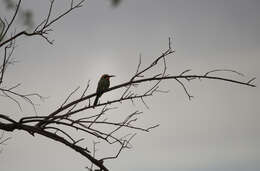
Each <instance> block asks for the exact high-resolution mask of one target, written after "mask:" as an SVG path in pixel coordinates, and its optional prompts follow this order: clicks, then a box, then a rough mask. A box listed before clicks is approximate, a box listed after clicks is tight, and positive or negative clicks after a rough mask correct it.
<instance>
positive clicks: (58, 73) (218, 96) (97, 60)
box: [0, 0, 260, 171]
mask: <svg viewBox="0 0 260 171" xmlns="http://www.w3.org/2000/svg"><path fill="white" fill-rule="evenodd" d="M1 4H2V3H1ZM69 5H70V4H69V1H57V2H55V8H54V13H53V16H55V15H56V14H57V13H59V12H61V11H62V9H64V8H66V7H68V6H69ZM48 7H49V0H45V1H43V0H24V1H23V3H22V8H24V9H31V10H32V11H33V14H34V20H35V22H36V23H39V19H42V18H43V17H44V16H46V12H47V10H48ZM0 8H1V12H0V15H1V16H3V15H5V13H4V12H3V11H4V10H3V8H2V7H0ZM37 21H38V22H37ZM53 29H54V31H53V32H52V33H51V34H50V35H49V37H50V39H54V40H55V42H54V45H53V46H51V45H49V44H47V43H46V42H45V41H44V40H42V39H40V38H21V39H20V40H19V41H17V48H16V51H15V53H14V55H15V58H16V59H17V60H18V61H19V63H17V64H16V65H15V66H14V67H12V68H10V70H9V72H8V73H7V76H8V81H10V82H11V83H20V82H21V83H22V84H23V86H22V88H21V89H20V90H21V91H23V92H32V91H33V92H38V93H40V94H41V95H43V96H48V97H49V98H48V99H47V100H45V101H44V102H41V105H40V106H39V107H38V111H39V113H40V114H41V115H46V114H48V113H50V112H51V111H53V110H54V109H55V108H56V107H57V106H58V105H59V104H60V103H61V102H62V100H63V99H64V98H65V97H66V96H67V95H68V94H69V93H70V91H72V90H74V89H75V88H76V87H77V86H81V87H84V86H85V85H86V84H87V82H88V80H91V82H90V86H91V87H90V91H89V93H92V92H94V91H95V89H96V85H97V82H98V79H99V77H100V75H102V74H103V73H109V74H115V75H116V76H117V77H115V78H113V79H112V81H111V85H116V84H119V83H121V82H123V81H126V80H128V79H129V78H130V77H131V76H132V75H133V74H134V72H135V70H136V67H137V64H138V60H139V54H140V53H141V54H142V64H143V66H146V65H148V64H149V62H151V61H152V60H153V59H154V58H155V57H157V56H158V55H160V54H161V53H162V52H163V50H165V49H166V48H167V46H168V37H172V46H173V48H174V49H175V50H176V53H175V54H173V55H171V56H169V58H168V60H167V61H168V73H169V74H173V75H174V74H179V73H181V72H182V71H184V70H186V69H192V70H193V71H192V72H193V73H196V74H200V73H205V72H207V71H208V70H211V69H234V70H237V71H240V72H242V73H244V74H245V77H237V76H235V75H234V74H228V73H227V74H223V73H222V74H221V76H226V77H231V78H234V79H241V80H249V79H250V78H252V77H257V79H256V81H255V84H256V85H260V82H259V78H260V68H259V64H260V55H259V54H260V53H259V51H260V33H259V30H260V1H259V0H160V1H159V0H123V2H122V3H121V4H120V5H119V6H118V7H117V8H112V7H111V6H110V4H109V3H108V2H107V1H106V0H88V1H87V2H86V3H85V4H84V7H82V8H80V9H78V10H76V11H73V12H72V13H70V14H69V15H67V16H66V17H65V18H63V19H62V20H61V21H60V22H59V23H57V24H56V25H55V26H54V27H53ZM17 32H18V31H17ZM187 85H188V88H189V91H190V93H191V94H192V95H193V96H195V98H193V99H192V100H191V101H189V100H188V98H187V96H186V95H185V92H184V91H183V89H182V88H181V87H180V85H179V84H178V83H176V81H174V80H172V81H165V82H163V83H162V85H161V88H162V89H164V90H170V92H169V93H168V94H158V95H156V96H153V97H152V98H149V99H147V104H148V105H149V106H150V109H149V110H148V109H146V108H145V107H144V106H143V105H142V103H141V102H136V103H137V105H136V106H132V105H131V103H129V107H123V105H122V111H124V112H122V111H121V114H122V115H126V114H129V113H125V111H127V112H131V111H134V110H136V109H138V110H142V111H143V112H144V115H143V117H141V118H140V122H139V123H140V124H141V125H145V126H148V125H151V124H158V123H159V124H160V127H158V128H156V129H154V130H153V131H151V132H150V133H142V132H139V133H138V135H137V136H136V137H135V138H134V140H133V141H132V144H133V148H132V149H131V150H126V151H123V152H122V154H121V155H120V157H119V158H118V159H116V160H113V161H109V162H107V163H106V164H107V166H108V168H110V169H111V170H112V171H122V170H123V171H133V170H135V171H143V170H149V171H158V170H160V171H172V170H174V171H258V170H260V164H259V163H260V124H259V123H260V122H259V121H260V117H259V111H260V110H259V100H260V98H259V97H260V96H259V95H260V91H259V88H258V87H257V88H250V87H246V86H241V85H236V84H231V83H226V82H220V81H210V80H203V81H194V82H190V83H187ZM112 94H113V92H111V93H110V95H109V94H105V95H104V97H103V99H101V100H104V101H105V100H109V99H111V98H113V97H116V95H112ZM0 104H4V106H2V105H1V106H0V108H1V111H0V112H1V113H3V112H8V113H12V114H11V115H10V117H12V118H20V117H21V116H24V115H30V113H29V114H28V113H26V112H23V113H21V112H19V109H17V107H16V106H15V105H14V104H12V103H10V102H9V101H8V103H6V101H4V99H3V98H0ZM115 106H117V107H119V109H120V107H121V105H120V104H115ZM32 114H33V113H32ZM8 135H10V136H11V137H12V139H11V140H10V141H8V145H6V146H3V147H1V148H2V149H3V152H2V153H1V155H0V170H1V171H35V170H37V171H46V170H52V171H58V170H63V171H71V170H85V169H84V167H85V166H89V163H88V161H86V159H84V158H83V157H81V156H80V155H79V154H77V153H75V152H74V151H72V150H71V149H68V148H67V147H64V146H63V145H61V144H59V143H57V142H53V141H52V140H49V139H46V138H44V137H41V136H38V135H37V136H36V137H32V136H30V135H29V134H27V133H24V132H20V131H15V132H14V133H12V134H8ZM101 151H105V149H103V150H102V149H100V153H101Z"/></svg>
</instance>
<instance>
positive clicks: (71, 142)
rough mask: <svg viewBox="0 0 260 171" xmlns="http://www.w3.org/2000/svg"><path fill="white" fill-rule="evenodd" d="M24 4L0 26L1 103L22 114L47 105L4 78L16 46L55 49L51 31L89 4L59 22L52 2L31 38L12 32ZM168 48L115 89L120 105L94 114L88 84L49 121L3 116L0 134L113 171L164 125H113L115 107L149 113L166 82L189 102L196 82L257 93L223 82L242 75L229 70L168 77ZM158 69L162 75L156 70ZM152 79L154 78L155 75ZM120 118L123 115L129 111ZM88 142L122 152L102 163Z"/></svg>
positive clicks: (129, 120) (132, 116)
mask: <svg viewBox="0 0 260 171" xmlns="http://www.w3.org/2000/svg"><path fill="white" fill-rule="evenodd" d="M21 2H22V1H21V0H19V1H18V4H17V6H16V9H15V12H14V15H13V17H12V19H11V20H10V21H7V20H3V19H2V18H1V20H0V21H1V22H2V25H3V26H4V27H2V30H0V50H1V51H0V52H1V54H3V56H1V58H0V59H1V61H0V62H1V65H0V95H1V98H5V99H8V100H11V101H13V102H15V103H16V104H17V106H18V107H19V108H20V109H22V105H21V101H25V102H27V103H29V104H30V105H31V106H32V108H34V109H35V104H34V101H33V98H34V97H37V98H40V99H42V98H43V97H42V96H41V95H40V94H38V93H24V94H21V93H19V92H17V91H16V90H17V88H18V87H20V86H21V84H15V85H13V86H9V87H7V86H6V82H5V80H6V77H5V72H6V70H7V69H8V67H9V65H11V64H14V63H15V60H14V59H13V51H14V50H15V40H16V39H18V38H20V37H21V36H27V37H30V36H40V37H42V38H43V39H44V40H46V42H47V43H49V44H52V43H53V41H52V40H51V39H50V38H49V37H48V33H49V32H51V31H52V29H51V27H53V25H54V24H55V23H56V22H58V21H59V20H60V19H61V18H63V17H65V16H66V15H67V14H69V13H70V12H72V11H74V10H75V9H78V8H80V7H81V6H82V5H83V3H84V2H85V0H81V1H78V2H77V3H75V2H74V1H73V0H72V1H71V4H70V6H69V8H68V9H67V10H65V11H64V12H63V13H61V14H60V15H58V16H56V17H54V18H53V17H51V14H52V10H53V5H54V1H50V8H49V10H48V13H47V15H46V17H45V19H44V20H43V21H41V22H40V23H39V24H38V25H37V26H36V27H35V28H34V29H33V31H32V32H27V31H25V30H22V31H20V32H17V33H15V32H11V30H10V28H11V26H12V25H13V23H14V20H15V19H16V16H17V13H18V11H19V9H20V6H21ZM51 18H53V19H51ZM166 47H167V48H166V50H165V51H164V52H163V53H162V54H161V55H159V56H157V57H155V58H154V60H153V61H152V62H151V63H150V64H149V65H147V66H143V64H142V60H141V56H140V58H139V62H138V65H137V68H136V72H135V73H133V76H132V77H131V78H129V81H127V82H124V83H121V84H119V85H115V86H113V87H111V88H109V89H108V90H107V92H109V91H114V90H118V89H121V90H122V94H121V95H120V96H119V97H117V98H115V99H110V100H109V101H106V102H102V103H99V104H98V105H97V106H95V108H94V106H93V105H92V104H93V103H92V101H93V98H94V97H95V96H96V93H89V92H88V88H89V86H90V85H89V84H87V85H86V88H84V89H82V90H81V91H80V88H76V89H75V90H74V91H72V92H71V93H69V95H68V96H67V98H66V99H64V101H63V102H61V104H60V106H59V107H58V108H57V109H55V110H54V111H53V112H51V113H49V114H48V115H40V114H38V115H37V116H35V115H33V116H24V117H22V118H20V119H19V120H14V119H12V118H10V115H9V114H8V113H1V114H0V129H1V130H3V131H7V132H12V131H14V130H20V131H25V132H28V133H29V134H30V135H32V136H34V135H35V134H39V135H42V136H44V137H47V138H49V139H52V140H55V141H57V143H61V144H64V145H66V146H67V147H68V148H70V149H73V150H75V151H76V152H77V153H79V154H81V155H82V156H84V157H86V159H88V160H89V161H90V162H91V163H92V164H91V166H90V167H87V169H89V170H104V171H108V168H107V167H106V166H105V162H104V161H106V160H110V159H115V158H117V157H118V156H119V154H120V153H121V152H122V151H123V150H124V149H127V148H131V144H130V142H131V140H132V138H133V137H134V136H135V135H136V131H142V132H149V131H150V130H152V129H153V128H156V127H158V126H159V124H155V125H151V126H148V127H142V126H139V125H138V124H137V123H136V121H137V120H138V119H140V116H141V114H142V112H141V111H138V110H136V111H133V112H130V113H128V114H127V113H126V114H125V119H123V120H120V121H117V120H113V119H110V116H111V115H112V112H113V110H115V109H117V108H116V107H115V105H116V104H117V105H118V104H120V103H124V102H125V101H130V102H132V103H135V102H142V103H143V104H144V106H145V107H147V108H149V106H148V104H147V103H146V102H145V99H146V98H147V97H151V96H154V95H156V94H158V93H167V91H163V90H161V89H160V87H159V86H160V83H161V82H162V81H167V80H175V81H176V82H177V83H178V84H179V85H180V86H181V87H182V88H183V90H184V93H185V94H186V95H187V97H188V98H189V99H191V98H192V97H193V96H192V95H191V94H190V92H189V90H188V89H187V87H186V84H187V83H190V82H191V81H193V80H197V79H200V80H205V79H206V80H219V81H224V82H228V83H230V84H236V85H241V86H249V87H255V85H254V83H253V81H254V79H255V78H252V79H249V80H246V81H243V80H237V79H231V78H228V77H222V76H218V73H219V72H231V73H234V74H237V75H240V76H241V75H242V73H239V72H237V71H234V70H228V69H216V70H211V71H207V72H205V73H203V74H192V73H191V70H184V71H183V72H181V73H179V74H177V75H171V74H169V73H167V58H168V57H169V56H170V55H171V54H173V53H174V52H175V51H174V50H173V49H172V45H171V39H170V38H169V40H168V44H167V46H166ZM158 67H159V68H161V72H157V69H158ZM155 68H157V69H156V70H155ZM151 73H153V74H152V75H151ZM142 85H146V89H145V88H143V87H142ZM72 96H74V97H75V96H76V97H77V98H76V100H75V99H74V100H71V99H72ZM35 110H36V109H35ZM0 112H1V111H0ZM121 112H122V113H123V112H125V111H121ZM82 114H84V115H82ZM104 128H105V129H104ZM121 130H124V131H127V132H128V133H126V134H122V133H121V132H120V131H121ZM78 131H80V132H82V133H84V135H85V136H84V137H75V136H73V135H77V133H78ZM72 132H73V133H72ZM75 132H76V133H75ZM81 135H82V134H81ZM86 137H88V138H87V139H88V140H86V139H85V138H86ZM89 137H92V138H93V139H98V140H99V142H98V143H105V144H117V145H118V149H117V150H116V152H115V154H112V155H111V156H103V157H101V158H97V157H96V155H95V153H96V145H97V142H95V141H93V149H90V147H86V146H84V145H83V144H84V143H82V142H85V141H89V139H90V138H89ZM8 139H9V138H6V137H4V133H2V134H1V136H0V144H3V143H5V142H6V141H7V140H8ZM93 139H92V140H93ZM113 147H114V146H113Z"/></svg>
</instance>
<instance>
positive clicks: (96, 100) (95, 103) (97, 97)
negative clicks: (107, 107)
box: [93, 95, 100, 106]
mask: <svg viewBox="0 0 260 171" xmlns="http://www.w3.org/2000/svg"><path fill="white" fill-rule="evenodd" d="M99 97H100V96H99V95H97V96H96V98H95V101H94V105H93V106H96V105H97V103H98V99H99Z"/></svg>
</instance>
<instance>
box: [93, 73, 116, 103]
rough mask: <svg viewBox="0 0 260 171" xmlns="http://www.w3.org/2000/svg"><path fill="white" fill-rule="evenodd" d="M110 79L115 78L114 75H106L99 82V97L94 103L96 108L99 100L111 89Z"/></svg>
mask: <svg viewBox="0 0 260 171" xmlns="http://www.w3.org/2000/svg"><path fill="white" fill-rule="evenodd" d="M110 77H114V75H108V74H104V75H102V76H101V78H100V80H99V81H98V86H97V91H96V93H97V96H96V99H95V101H94V106H96V105H97V103H98V99H99V98H100V97H101V96H102V94H103V93H104V92H105V91H106V90H107V89H108V88H109V86H110V80H109V79H110Z"/></svg>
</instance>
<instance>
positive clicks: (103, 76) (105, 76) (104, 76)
mask: <svg viewBox="0 0 260 171" xmlns="http://www.w3.org/2000/svg"><path fill="white" fill-rule="evenodd" d="M110 77H115V75H108V74H103V75H102V77H101V78H104V79H107V80H109V79H110Z"/></svg>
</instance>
